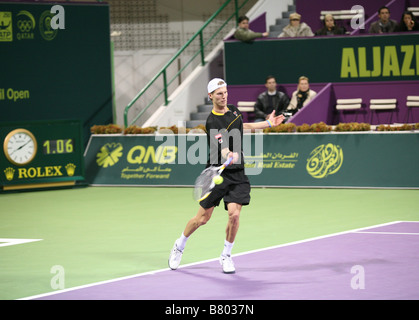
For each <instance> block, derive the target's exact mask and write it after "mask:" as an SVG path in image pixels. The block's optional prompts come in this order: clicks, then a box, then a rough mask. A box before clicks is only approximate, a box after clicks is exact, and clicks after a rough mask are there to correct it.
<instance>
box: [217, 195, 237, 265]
mask: <svg viewBox="0 0 419 320" xmlns="http://www.w3.org/2000/svg"><path fill="white" fill-rule="evenodd" d="M241 208H242V205H241V204H238V203H234V202H230V203H228V204H227V212H228V222H227V228H226V239H225V241H224V249H223V252H222V253H221V256H220V264H221V265H222V266H223V272H224V273H234V272H235V271H236V269H235V267H234V263H233V260H232V259H231V250H232V249H233V245H234V240H235V239H236V235H237V231H238V230H239V225H240V223H239V222H240V212H241Z"/></svg>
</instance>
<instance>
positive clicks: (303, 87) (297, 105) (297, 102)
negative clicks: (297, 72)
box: [286, 76, 317, 115]
mask: <svg viewBox="0 0 419 320" xmlns="http://www.w3.org/2000/svg"><path fill="white" fill-rule="evenodd" d="M316 94H317V92H316V91H313V90H311V89H310V85H309V83H308V78H307V77H305V76H301V77H300V78H299V79H298V86H297V90H296V91H294V92H293V93H292V97H291V102H290V104H289V105H288V107H287V109H286V111H287V112H290V113H292V114H293V115H294V114H296V113H297V112H298V111H299V110H300V109H301V108H303V107H305V106H306V105H307V104H308V103H309V102H310V101H311V100H313V98H314V97H315V96H316Z"/></svg>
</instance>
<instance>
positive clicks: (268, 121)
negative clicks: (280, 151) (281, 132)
mask: <svg viewBox="0 0 419 320" xmlns="http://www.w3.org/2000/svg"><path fill="white" fill-rule="evenodd" d="M266 122H267V123H268V125H269V128H272V123H271V121H270V120H266Z"/></svg>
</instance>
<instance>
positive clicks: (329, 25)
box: [315, 14, 346, 36]
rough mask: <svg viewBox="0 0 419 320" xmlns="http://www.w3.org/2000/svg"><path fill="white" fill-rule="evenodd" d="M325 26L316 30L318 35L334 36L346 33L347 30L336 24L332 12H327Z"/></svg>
mask: <svg viewBox="0 0 419 320" xmlns="http://www.w3.org/2000/svg"><path fill="white" fill-rule="evenodd" d="M323 24H324V26H323V28H321V29H319V30H317V31H316V32H315V35H316V36H334V35H338V34H345V32H346V30H345V29H344V28H341V27H339V26H336V25H335V19H334V18H333V16H332V15H331V14H326V15H325V16H324V20H323Z"/></svg>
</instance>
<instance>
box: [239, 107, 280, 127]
mask: <svg viewBox="0 0 419 320" xmlns="http://www.w3.org/2000/svg"><path fill="white" fill-rule="evenodd" d="M284 119H285V117H284V115H282V114H280V115H279V116H276V117H275V111H272V113H271V114H270V115H269V118H268V120H265V121H261V122H254V123H252V122H245V123H243V129H245V130H246V129H250V130H254V129H265V128H270V127H276V126H279V125H280V124H281V123H282V121H284Z"/></svg>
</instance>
